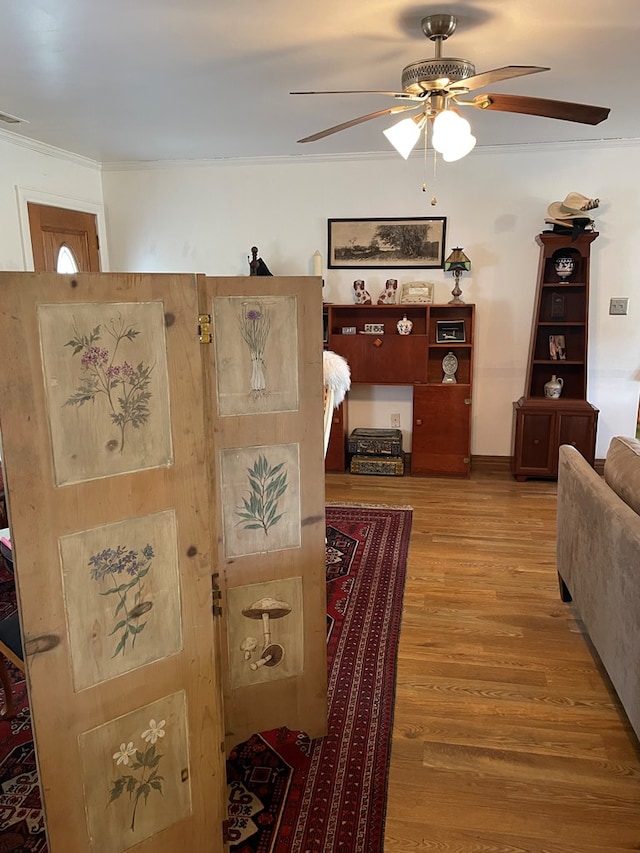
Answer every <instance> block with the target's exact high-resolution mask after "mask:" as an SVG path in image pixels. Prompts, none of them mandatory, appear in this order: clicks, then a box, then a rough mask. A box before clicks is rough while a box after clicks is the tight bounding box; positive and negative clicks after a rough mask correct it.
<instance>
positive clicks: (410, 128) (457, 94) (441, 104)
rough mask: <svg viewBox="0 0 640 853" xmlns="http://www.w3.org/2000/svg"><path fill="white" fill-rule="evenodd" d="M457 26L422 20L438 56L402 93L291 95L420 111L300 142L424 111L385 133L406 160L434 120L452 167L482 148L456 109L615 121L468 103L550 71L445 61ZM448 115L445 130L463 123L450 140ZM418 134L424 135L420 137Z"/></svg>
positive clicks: (528, 100)
mask: <svg viewBox="0 0 640 853" xmlns="http://www.w3.org/2000/svg"><path fill="white" fill-rule="evenodd" d="M457 23H458V19H457V17H456V16H455V15H449V14H438V15H427V16H426V17H424V18H423V19H422V21H421V25H422V31H423V33H424V34H425V36H426V37H427V38H428V39H430V40H431V41H433V42H434V43H435V56H434V58H433V59H420V60H418V61H417V62H412V63H410V64H409V65H407V66H405V68H404V69H403V71H402V78H401V85H402V91H401V92H388V91H377V90H373V91H367V90H346V91H343V92H291V93H290V94H292V95H321V94H327V95H338V94H354V95H355V94H369V95H371V94H373V95H375V94H377V95H385V96H387V97H393V98H396V99H397V100H400V101H404V102H406V101H409V102H415V105H414V106H411V105H409V106H402V107H398V106H395V107H390V108H388V109H382V110H376V111H375V112H373V113H368V114H367V115H363V116H359V117H357V118H354V119H351V120H349V121H345V122H342V123H341V124H338V125H334V126H333V127H329V128H327V129H326V130H322V131H320V132H319V133H314V134H312V135H311V136H306V137H305V138H304V139H299V140H298V142H314V141H316V140H318V139H323V138H324V137H326V136H330V135H331V134H333V133H337V132H338V131H341V130H346V129H347V128H349V127H354V126H355V125H357V124H362V123H363V122H366V121H370V120H371V119H374V118H379V117H380V116H383V115H391V114H394V113H398V112H404V111H406V110H409V111H410V110H418V109H420V110H421V112H420V114H419V115H417V116H413V117H410V118H408V119H404V120H403V121H401V122H398V124H396V125H395V126H394V127H392V128H388V129H387V130H385V131H383V132H384V135H385V136H386V137H387V138H388V139H389V141H390V142H391V144H392V145H393V146H394V147H395V148H396V150H397V151H398V152H399V153H400V154H401V155H402V156H403V157H404V158H405V160H406V159H407V158H408V156H409V154H410V153H411V151H412V150H413V148H414V147H415V145H416V144H417V142H418V139H419V137H420V130H422V128H425V142H426V123H427V120H428V119H433V120H434V136H433V146H434V149H435V150H436V151H438V152H439V153H441V154H442V157H443V159H444V160H446V161H447V162H452V161H453V160H459V159H460V158H461V157H464V156H465V155H466V154H468V153H469V152H470V151H471V150H472V149H473V147H474V146H475V144H476V140H475V137H474V136H473V135H472V134H471V128H470V126H469V123H468V122H466V121H465V120H464V119H462V118H461V117H460V116H459V115H457V110H455V108H456V107H463V106H471V107H475V108H476V109H480V110H497V111H499V112H510V113H520V114H523V115H533V116H542V117H546V118H551V119H560V120H563V121H573V122H578V123H580V124H589V125H596V124H600V122H602V121H604V120H605V119H606V118H607V116H608V115H609V109H608V108H607V107H596V106H591V105H589V104H574V103H570V102H568V101H556V100H549V99H546V98H532V97H528V96H523V95H503V94H494V93H484V94H480V95H476V96H475V97H472V99H471V100H464V99H463V98H464V96H465V95H468V94H469V92H472V91H474V90H476V89H481V88H483V87H484V86H488V85H491V84H493V83H496V82H499V81H501V80H510V79H513V78H515V77H522V76H525V75H528V74H538V73H540V72H542V71H549V70H550V69H549V68H546V67H542V66H538V65H506V66H504V67H503V68H494V69H493V70H491V71H485V72H482V73H480V74H477V73H476V69H475V66H474V65H473V63H472V62H470V61H469V60H468V59H458V58H455V57H443V56H442V42H443V41H446V40H447V39H448V38H449V37H450V36H451V35H453V33H454V32H455V30H456V27H457ZM445 115H446V116H447V118H446V119H445V120H444V122H440V125H441V126H442V128H444V126H445V123H446V122H449V124H451V119H450V116H455V118H457V119H458V121H459V122H460V123H457V124H456V122H455V119H454V120H453V126H455V128H456V129H455V132H454V131H453V130H450V131H449V135H448V136H446V137H445V135H444V132H443V134H442V135H441V134H440V128H439V127H437V124H438V122H439V120H440V119H442V118H444V116H445ZM462 122H464V124H462ZM416 129H417V130H418V133H417V134H416ZM445 139H446V140H447V141H446V142H445V141H444V140H445ZM394 140H396V141H394ZM398 140H399V142H398ZM411 140H413V142H411ZM397 142H398V144H397Z"/></svg>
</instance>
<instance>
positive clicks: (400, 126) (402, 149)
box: [382, 115, 426, 160]
mask: <svg viewBox="0 0 640 853" xmlns="http://www.w3.org/2000/svg"><path fill="white" fill-rule="evenodd" d="M425 121H426V116H424V115H420V116H411V118H404V119H402V121H399V122H398V123H397V124H394V125H392V126H391V127H388V128H387V129H386V130H383V131H382V132H383V133H384V135H385V136H386V137H387V139H388V140H389V142H390V143H391V144H392V145H393V147H394V148H395V149H396V151H397V152H398V154H400V155H401V156H402V157H404V159H405V160H406V159H408V157H409V154H411V152H412V151H413V149H414V148H415V145H416V142H417V141H418V139H420V131H421V130H422V128H423V127H424V123H425Z"/></svg>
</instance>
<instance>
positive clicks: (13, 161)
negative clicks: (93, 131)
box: [0, 131, 107, 270]
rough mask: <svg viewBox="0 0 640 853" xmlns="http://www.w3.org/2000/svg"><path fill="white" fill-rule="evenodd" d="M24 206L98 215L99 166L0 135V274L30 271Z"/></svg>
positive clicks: (99, 207)
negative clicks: (57, 207) (59, 207)
mask: <svg viewBox="0 0 640 853" xmlns="http://www.w3.org/2000/svg"><path fill="white" fill-rule="evenodd" d="M27 201H37V202H38V203H40V204H53V205H62V206H67V207H72V208H75V209H78V210H87V209H89V210H91V211H94V212H96V213H97V214H98V213H99V212H100V211H101V207H102V182H101V178H100V166H99V165H98V164H97V163H95V162H93V161H92V160H87V159H86V158H83V157H77V156H76V155H74V154H68V153H66V152H64V151H59V150H57V149H53V148H50V147H48V146H45V145H38V144H37V143H34V142H31V141H29V140H21V138H20V137H19V136H17V135H16V134H12V133H7V132H4V131H0V270H29V269H33V266H32V257H31V250H30V248H28V250H27V251H26V252H25V250H24V249H25V246H28V244H29V240H28V234H27V233H26V231H27V222H26V220H25V215H26V202H27ZM23 237H25V238H26V239H25V240H23ZM105 254H106V247H105ZM103 268H104V269H107V267H106V265H105V266H103Z"/></svg>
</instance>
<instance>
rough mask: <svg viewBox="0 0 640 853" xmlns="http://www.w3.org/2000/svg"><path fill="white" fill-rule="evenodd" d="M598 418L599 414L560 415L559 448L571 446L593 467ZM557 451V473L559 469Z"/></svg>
mask: <svg viewBox="0 0 640 853" xmlns="http://www.w3.org/2000/svg"><path fill="white" fill-rule="evenodd" d="M596 418H597V413H596V412H595V411H594V412H593V414H592V413H589V414H586V415H579V414H565V413H562V412H560V413H559V415H558V446H560V445H561V444H571V445H572V446H573V447H575V448H576V450H579V451H580V453H581V454H582V455H583V456H584V458H585V459H586V460H587V462H588V463H589V464H590V465H593V463H594V460H595V452H596ZM557 456H558V454H557V451H556V463H555V464H556V471H557V467H558V461H557Z"/></svg>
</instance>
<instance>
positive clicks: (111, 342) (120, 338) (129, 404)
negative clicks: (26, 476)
mask: <svg viewBox="0 0 640 853" xmlns="http://www.w3.org/2000/svg"><path fill="white" fill-rule="evenodd" d="M38 321H39V325H40V340H41V350H42V367H43V373H44V381H45V389H46V397H47V409H48V417H49V427H50V433H51V441H52V446H53V466H54V474H55V482H56V485H59V486H61V485H65V484H67V483H77V482H82V481H84V480H93V479H96V478H99V477H109V476H112V475H114V474H123V473H127V472H130V471H139V470H143V469H145V468H157V467H161V466H165V465H169V464H171V462H172V461H173V451H172V444H171V425H170V418H169V389H168V380H167V357H166V340H165V326H164V307H163V304H162V303H161V302H147V303H107V304H101V303H86V304H73V305H66V304H65V305H41V306H39V308H38Z"/></svg>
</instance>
